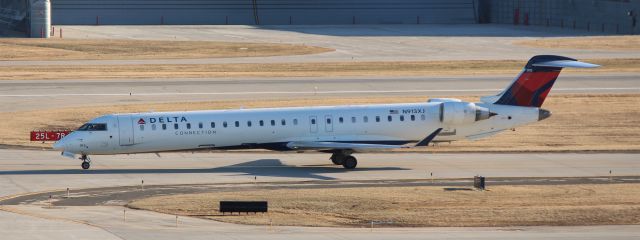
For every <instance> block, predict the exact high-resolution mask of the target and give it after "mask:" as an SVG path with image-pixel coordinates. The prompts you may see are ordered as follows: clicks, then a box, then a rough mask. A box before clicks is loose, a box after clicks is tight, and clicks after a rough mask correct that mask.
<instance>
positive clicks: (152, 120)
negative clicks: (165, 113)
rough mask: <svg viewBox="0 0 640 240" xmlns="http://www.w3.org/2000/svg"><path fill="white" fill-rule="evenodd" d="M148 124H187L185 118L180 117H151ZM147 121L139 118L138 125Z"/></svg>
mask: <svg viewBox="0 0 640 240" xmlns="http://www.w3.org/2000/svg"><path fill="white" fill-rule="evenodd" d="M149 122H150V123H178V122H187V118H186V117H184V116H182V117H151V118H149ZM146 123H147V121H145V120H144V119H143V118H140V120H138V124H146Z"/></svg>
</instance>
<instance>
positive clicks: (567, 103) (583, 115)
mask: <svg viewBox="0 0 640 240" xmlns="http://www.w3.org/2000/svg"><path fill="white" fill-rule="evenodd" d="M427 98H428V97H427V96H425V97H378V98H326V99H292V100H289V99H283V100H255V101H215V102H185V103H162V104H133V105H117V106H93V107H78V108H62V109H50V110H38V111H22V112H8V113H0V117H2V119H5V120H4V121H1V122H0V131H1V132H2V133H3V134H2V135H1V136H0V144H2V145H11V146H33V147H49V146H50V144H42V143H38V142H29V136H28V133H29V131H31V130H34V129H75V128H77V127H78V126H80V125H81V124H82V123H84V122H86V121H88V120H90V119H91V118H94V117H97V116H100V115H103V114H109V113H125V112H145V111H149V110H151V109H153V110H154V111H174V110H206V109H234V108H236V109H237V108H240V107H244V108H264V107H289V106H317V105H340V104H369V103H401V102H423V101H425V100H426V99H427ZM462 99H466V100H470V101H477V99H478V98H477V97H472V96H466V97H462ZM638 102H640V94H612V95H603V94H600V95H595V94H566V95H564V94H563V95H554V94H551V96H550V97H548V98H547V100H546V101H545V105H544V108H546V109H549V110H551V111H553V116H551V117H550V118H549V119H546V120H544V121H541V122H539V123H535V124H532V125H529V126H525V127H521V128H518V129H516V131H515V132H512V131H505V132H503V133H501V134H499V135H497V136H493V137H490V138H487V139H482V140H478V141H459V142H453V143H451V144H446V143H445V144H441V145H439V146H438V147H435V148H428V149H426V148H425V149H412V150H413V151H416V150H417V151H435V152H491V151H509V152H513V151H540V152H562V151H640V105H638ZM34 116H38V117H34ZM52 123H55V124H52Z"/></svg>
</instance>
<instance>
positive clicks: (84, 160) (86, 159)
mask: <svg viewBox="0 0 640 240" xmlns="http://www.w3.org/2000/svg"><path fill="white" fill-rule="evenodd" d="M80 160H82V165H80V166H82V169H84V170H87V169H89V168H90V167H91V159H90V158H89V156H87V155H84V154H83V155H82V156H81V157H80Z"/></svg>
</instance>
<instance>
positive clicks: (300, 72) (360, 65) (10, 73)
mask: <svg viewBox="0 0 640 240" xmlns="http://www.w3.org/2000/svg"><path fill="white" fill-rule="evenodd" d="M584 61H587V62H592V63H595V64H600V65H602V66H603V67H601V68H597V69H588V70H585V69H579V70H574V69H566V70H565V71H563V74H572V73H575V72H580V73H581V74H585V73H588V74H597V73H625V72H638V73H640V59H593V60H589V59H587V60H584ZM525 64H526V61H514V60H495V61H493V60H491V61H489V60H487V61H484V60H478V61H474V60H468V61H426V62H332V63H264V64H258V63H244V64H188V65H162V64H158V65H155V64H154V65H81V66H48V65H45V66H30V65H27V66H5V67H0V80H29V79H37V80H47V79H65V80H67V79H70V80H73V79H77V80H83V79H122V78H125V79H132V78H214V77H337V76H395V77H397V76H442V75H480V74H485V75H486V74H493V75H496V74H510V75H514V76H515V75H516V74H517V73H518V72H520V70H521V69H522V67H523V66H524V65H525Z"/></svg>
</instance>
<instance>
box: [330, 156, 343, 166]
mask: <svg viewBox="0 0 640 240" xmlns="http://www.w3.org/2000/svg"><path fill="white" fill-rule="evenodd" d="M331 162H333V164H335V165H342V163H344V158H337V157H332V158H331Z"/></svg>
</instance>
